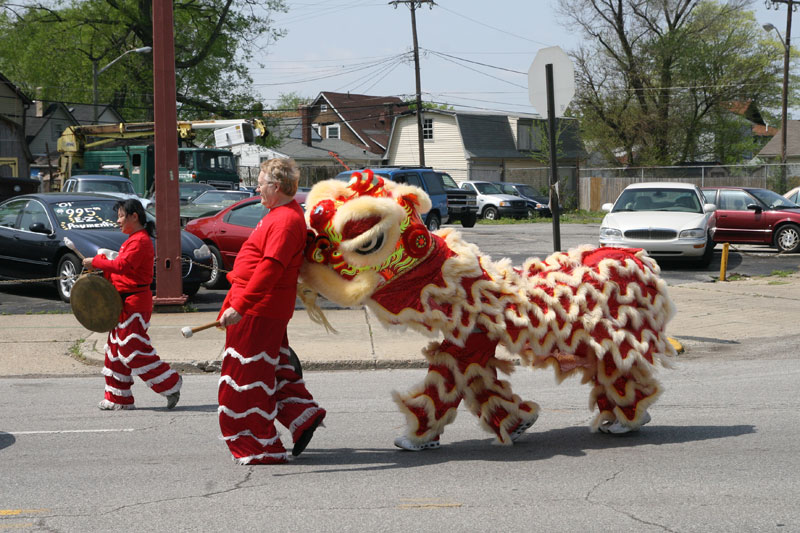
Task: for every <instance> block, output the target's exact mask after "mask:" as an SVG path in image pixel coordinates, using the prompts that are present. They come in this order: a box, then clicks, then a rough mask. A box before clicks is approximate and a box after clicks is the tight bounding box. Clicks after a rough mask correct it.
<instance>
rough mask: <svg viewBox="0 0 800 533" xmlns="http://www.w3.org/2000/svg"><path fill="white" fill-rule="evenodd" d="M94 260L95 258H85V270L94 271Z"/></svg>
mask: <svg viewBox="0 0 800 533" xmlns="http://www.w3.org/2000/svg"><path fill="white" fill-rule="evenodd" d="M92 259H94V257H87V258H85V259H84V260H83V268H85V269H86V270H94V267H92Z"/></svg>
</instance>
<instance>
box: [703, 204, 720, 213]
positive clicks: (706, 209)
mask: <svg viewBox="0 0 800 533" xmlns="http://www.w3.org/2000/svg"><path fill="white" fill-rule="evenodd" d="M716 210H717V206H716V205H714V204H703V213H713V212H714V211H716Z"/></svg>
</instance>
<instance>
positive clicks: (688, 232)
mask: <svg viewBox="0 0 800 533" xmlns="http://www.w3.org/2000/svg"><path fill="white" fill-rule="evenodd" d="M705 236H706V232H705V231H703V230H702V229H701V228H693V229H685V230H683V231H682V232H681V234H680V238H681V239H703V238H705Z"/></svg>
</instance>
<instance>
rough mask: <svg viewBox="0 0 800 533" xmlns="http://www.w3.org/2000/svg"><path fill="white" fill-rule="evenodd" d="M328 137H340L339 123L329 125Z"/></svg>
mask: <svg viewBox="0 0 800 533" xmlns="http://www.w3.org/2000/svg"><path fill="white" fill-rule="evenodd" d="M328 139H340V137H339V125H338V124H337V125H336V126H328Z"/></svg>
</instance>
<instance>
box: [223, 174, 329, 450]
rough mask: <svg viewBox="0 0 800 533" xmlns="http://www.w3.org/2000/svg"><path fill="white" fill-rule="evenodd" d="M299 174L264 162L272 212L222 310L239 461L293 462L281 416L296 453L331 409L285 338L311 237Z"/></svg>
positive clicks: (229, 421) (240, 262) (245, 252)
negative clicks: (318, 398)
mask: <svg viewBox="0 0 800 533" xmlns="http://www.w3.org/2000/svg"><path fill="white" fill-rule="evenodd" d="M298 178H299V171H298V169H297V166H296V164H295V162H294V161H292V160H291V159H272V160H270V161H265V162H264V163H262V164H261V173H260V174H259V176H258V191H259V194H260V195H261V203H262V205H264V207H266V208H268V209H269V210H270V211H269V213H267V215H266V216H264V218H263V219H261V221H260V222H259V223H258V225H257V226H256V228H255V229H254V230H253V233H252V234H251V235H250V237H249V238H248V239H247V241H246V242H245V243H244V245H242V248H241V250H240V251H239V254H238V255H237V257H236V262H235V264H234V267H233V271H232V272H231V273H229V274H228V280H229V281H230V283H231V290H230V291H229V292H228V295H227V296H226V298H225V302H224V303H223V305H222V310H221V312H220V315H219V321H220V326H221V327H224V328H225V329H226V337H225V352H224V357H223V361H222V375H221V377H220V381H219V392H218V396H219V410H218V412H219V425H220V429H221V430H222V438H223V439H224V440H225V442H226V443H227V444H228V448H229V449H230V451H231V453H232V454H233V458H234V460H235V461H236V462H238V463H239V464H280V463H285V462H287V461H288V456H287V454H286V449H285V448H284V447H283V443H282V442H281V440H280V435H279V434H278V431H277V429H276V428H275V420H276V419H277V420H278V421H279V422H280V423H281V424H283V425H284V426H286V427H287V428H288V429H289V431H290V433H291V435H292V441H293V442H294V447H293V448H292V455H293V456H297V455H300V453H301V452H302V451H303V450H304V449H305V448H306V446H307V445H308V443H309V441H310V440H311V437H312V435H313V434H314V430H316V428H317V427H318V426H319V425H320V424H321V423H322V420H323V419H324V418H325V414H326V413H325V410H324V409H322V408H321V407H319V405H317V403H316V402H315V401H314V398H313V397H312V396H311V394H310V393H309V392H308V390H307V389H306V387H305V382H304V381H303V379H302V378H301V376H300V375H299V374H298V373H297V372H296V371H295V369H294V367H293V366H292V364H291V363H290V361H289V340H288V338H287V336H286V327H287V325H288V323H289V319H290V318H291V317H292V315H293V314H294V304H295V298H296V293H297V278H298V275H299V272H300V266H301V264H302V262H303V250H304V248H305V242H306V223H305V219H304V218H303V210H302V209H301V208H300V205H299V204H298V203H297V202H296V201H295V200H294V195H295V192H296V191H297V181H298Z"/></svg>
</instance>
